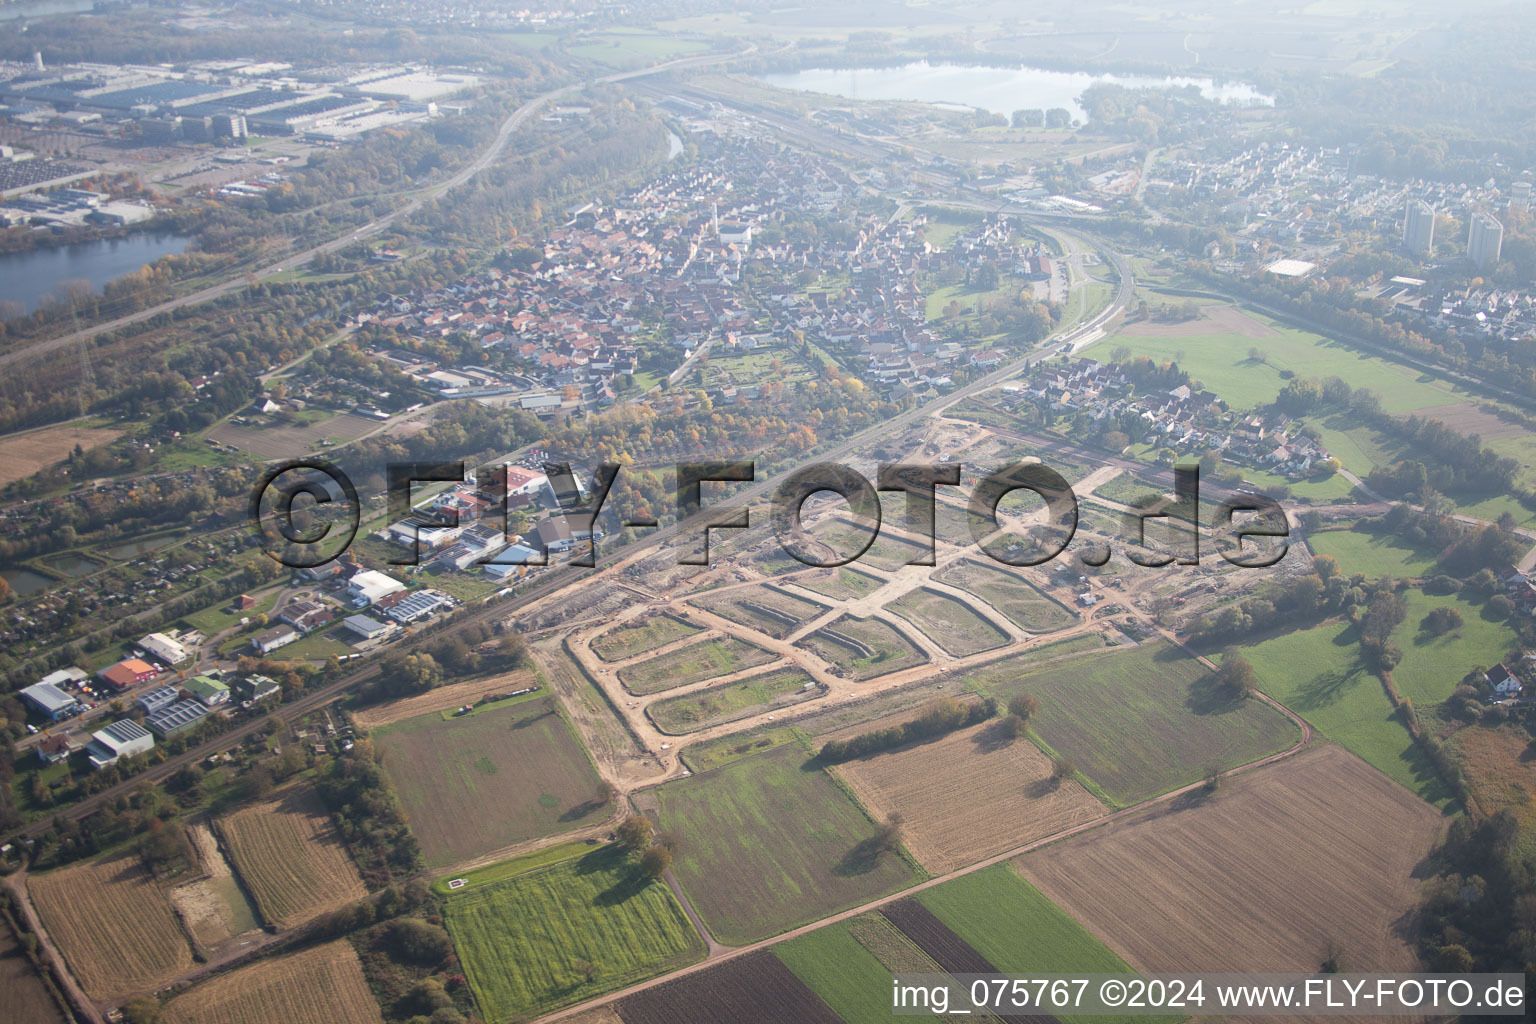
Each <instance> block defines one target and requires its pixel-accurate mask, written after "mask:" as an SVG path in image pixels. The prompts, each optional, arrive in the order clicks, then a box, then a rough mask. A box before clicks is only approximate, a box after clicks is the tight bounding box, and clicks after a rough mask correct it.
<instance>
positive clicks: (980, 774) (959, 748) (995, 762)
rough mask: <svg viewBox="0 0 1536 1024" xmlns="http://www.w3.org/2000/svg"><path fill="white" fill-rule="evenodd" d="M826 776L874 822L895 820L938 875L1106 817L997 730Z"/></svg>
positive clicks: (983, 729) (1032, 751) (993, 726)
mask: <svg viewBox="0 0 1536 1024" xmlns="http://www.w3.org/2000/svg"><path fill="white" fill-rule="evenodd" d="M833 770H834V771H835V772H837V774H838V775H840V776H842V778H843V780H844V781H845V782H846V783H847V784H848V788H849V789H851V790H853V793H854V795H855V796H857V797H858V798H859V802H860V803H862V804H863V805H864V806H865V807H866V808H868V809H869V811H870V813H871V814H873V815H875V816H876V817H877V818H885V817H888V816H889V815H890V814H891V813H892V812H899V813H900V814H901V815H902V817H903V818H904V819H905V821H904V823H903V825H902V832H901V834H902V841H903V842H904V843H905V844H906V847H907V849H908V851H910V852H911V854H912V856H914V857H916V858H917V860H918V863H920V864H922V865H923V867H925V868H927V869H928V871H929V872H930V873H931V874H935V875H941V874H944V873H946V872H948V871H953V870H954V869H955V868H958V867H963V866H964V865H966V864H972V863H975V862H976V861H978V860H981V859H982V858H984V857H988V856H991V855H993V854H997V853H1002V852H1003V851H1004V850H1009V849H1012V848H1014V847H1016V846H1021V845H1023V844H1024V843H1027V842H1029V841H1031V840H1033V839H1039V838H1042V837H1044V836H1048V835H1051V834H1052V833H1055V832H1059V831H1061V830H1062V829H1065V828H1070V827H1071V826H1073V825H1077V824H1080V823H1082V822H1084V821H1091V820H1092V819H1094V818H1097V817H1100V816H1102V815H1103V814H1105V813H1106V811H1105V808H1104V805H1103V804H1101V803H1099V801H1097V800H1095V799H1094V798H1093V796H1092V794H1090V793H1089V792H1088V791H1087V790H1086V789H1084V788H1083V787H1082V786H1081V785H1079V784H1078V783H1077V782H1076V781H1073V780H1067V781H1065V782H1059V783H1058V782H1052V781H1051V778H1050V775H1051V761H1050V758H1048V757H1046V756H1045V755H1044V754H1043V753H1041V752H1040V750H1039V748H1038V747H1036V746H1035V745H1034V744H1033V743H1031V742H1029V740H1027V739H1023V738H1019V739H1011V738H1008V737H1006V736H1004V735H1003V734H1002V732H1001V729H1000V727H999V725H998V724H997V723H995V722H983V723H981V724H979V725H973V726H970V727H969V728H966V729H960V730H957V731H955V732H952V733H950V734H948V735H947V736H942V737H940V738H939V739H936V740H934V741H932V742H929V743H919V744H915V745H913V746H909V747H904V748H902V749H900V750H893V751H886V752H884V753H880V754H875V755H873V756H871V757H866V758H861V759H859V760H856V761H849V762H847V763H846V764H842V765H839V766H838V767H837V768H835V769H833Z"/></svg>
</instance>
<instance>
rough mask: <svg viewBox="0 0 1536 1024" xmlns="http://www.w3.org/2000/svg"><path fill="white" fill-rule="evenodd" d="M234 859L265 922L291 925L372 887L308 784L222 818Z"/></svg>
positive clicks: (360, 896)
mask: <svg viewBox="0 0 1536 1024" xmlns="http://www.w3.org/2000/svg"><path fill="white" fill-rule="evenodd" d="M219 830H220V832H222V833H223V835H224V839H225V842H226V843H227V844H228V847H229V853H230V859H231V860H232V861H233V862H234V866H235V870H236V871H238V872H239V873H240V879H241V881H243V882H244V883H245V887H246V890H247V891H248V892H249V893H250V894H251V896H252V898H253V899H254V900H255V901H256V909H257V911H258V912H259V913H260V914H261V917H262V920H263V921H266V922H269V923H272V924H276V925H277V926H278V927H279V928H289V927H292V926H293V925H296V924H302V923H303V922H305V921H308V920H309V919H310V918H312V917H314V916H316V915H317V914H322V913H325V912H326V911H329V910H335V909H336V908H337V907H340V906H342V905H343V904H346V903H350V902H352V901H353V900H357V899H361V898H362V897H363V896H364V895H366V892H367V890H365V889H364V888H363V882H362V879H361V878H359V877H358V874H357V867H356V866H355V865H354V864H353V863H352V858H351V857H350V856H349V855H348V854H347V851H346V848H345V847H343V846H342V845H341V840H340V838H339V837H338V836H337V835H336V827H335V825H333V824H332V822H331V818H330V815H328V814H327V813H326V811H325V808H324V807H323V806H322V805H321V803H320V798H319V797H318V796H317V795H316V794H315V791H314V790H313V789H311V788H310V787H309V786H307V785H304V784H299V785H295V786H287V787H284V788H283V789H282V790H280V791H278V792H276V793H273V794H272V796H271V797H270V798H268V799H266V800H263V801H262V802H260V803H258V804H253V805H251V806H249V807H245V808H242V809H241V810H239V811H236V812H235V813H234V814H231V815H230V816H229V817H227V818H224V819H222V820H221V821H220V822H219Z"/></svg>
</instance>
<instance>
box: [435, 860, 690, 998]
mask: <svg viewBox="0 0 1536 1024" xmlns="http://www.w3.org/2000/svg"><path fill="white" fill-rule="evenodd" d="M446 917H447V925H448V930H449V932H451V933H452V935H453V940H454V945H455V947H456V948H457V950H458V953H459V958H460V960H461V961H462V962H463V964H464V970H465V973H466V974H467V975H468V977H469V983H470V986H471V987H472V988H473V989H474V993H475V999H476V1001H477V1002H478V1003H479V1004H480V1008H481V1010H482V1011H483V1012H484V1013H485V1015H486V1017H487V1019H489V1020H491V1021H493V1022H500V1021H506V1020H510V1019H513V1018H516V1017H521V1016H524V1015H526V1014H527V1013H529V1012H530V1011H532V1010H534V1009H552V1008H554V1007H556V1006H561V1005H566V1004H569V1003H574V1002H580V1001H581V1000H583V999H590V998H592V997H593V996H596V995H600V994H602V993H603V992H608V991H611V990H613V989H616V988H622V987H623V986H625V985H627V984H631V983H633V982H635V981H639V980H640V979H642V978H648V977H651V976H653V975H656V974H660V973H662V972H664V971H667V970H670V969H673V968H676V967H681V966H683V965H684V964H688V963H692V962H693V961H695V960H698V959H700V958H701V957H702V956H703V955H704V943H703V940H702V939H700V937H699V935H698V933H697V932H695V931H694V929H693V926H692V925H691V924H689V922H688V918H687V916H686V915H685V914H684V913H683V908H682V906H681V905H680V904H679V903H678V902H677V898H676V897H675V896H673V895H672V891H671V890H670V889H668V888H667V886H666V885H665V884H663V883H661V882H653V881H651V880H649V879H648V878H645V877H644V876H643V875H641V874H639V873H638V872H637V870H636V868H635V865H634V864H633V862H632V861H631V859H630V858H629V857H627V856H626V855H625V854H624V853H623V851H621V850H620V849H619V848H618V847H616V846H608V847H603V848H601V849H597V850H594V851H592V852H591V853H588V854H586V855H584V856H582V857H578V858H575V859H572V860H566V861H562V862H561V863H558V864H554V865H551V866H549V867H546V868H540V869H538V870H535V871H529V872H526V873H524V874H521V875H514V876H512V877H510V878H504V879H501V880H499V881H494V882H489V883H487V884H485V885H481V886H478V887H477V888H475V889H474V890H473V891H471V892H468V893H465V894H463V895H460V896H451V897H449V899H448V902H447V914H446ZM585 965H591V966H592V967H594V968H595V971H594V972H593V973H592V974H591V976H590V977H588V975H587V973H586V971H585Z"/></svg>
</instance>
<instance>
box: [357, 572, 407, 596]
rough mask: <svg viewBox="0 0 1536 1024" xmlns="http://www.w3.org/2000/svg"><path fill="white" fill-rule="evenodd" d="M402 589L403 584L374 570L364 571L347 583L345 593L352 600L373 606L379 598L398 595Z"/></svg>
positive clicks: (403, 587)
mask: <svg viewBox="0 0 1536 1024" xmlns="http://www.w3.org/2000/svg"><path fill="white" fill-rule="evenodd" d="M404 589H405V584H404V583H401V582H400V581H399V580H397V579H395V578H394V577H393V576H386V575H384V574H383V573H382V572H379V571H378V570H376V569H364V570H363V571H362V572H360V573H358V574H356V575H355V576H353V577H352V578H351V579H350V580H348V581H347V592H348V593H349V594H351V595H352V599H353V600H354V601H361V602H363V603H364V604H373V602H375V601H377V600H378V599H379V598H381V597H388V596H389V595H390V594H398V593H399V592H400V591H402V590H404Z"/></svg>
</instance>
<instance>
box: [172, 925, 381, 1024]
mask: <svg viewBox="0 0 1536 1024" xmlns="http://www.w3.org/2000/svg"><path fill="white" fill-rule="evenodd" d="M383 1019H384V1018H383V1017H382V1016H381V1015H380V1013H379V1004H378V1003H377V1002H375V1001H374V998H373V993H372V992H370V991H369V990H368V982H367V980H366V979H365V978H364V977H363V968H362V965H361V964H360V963H358V960H357V952H356V950H354V949H353V948H352V946H351V944H350V943H348V942H347V941H346V940H345V939H338V940H337V941H335V942H328V943H326V944H325V945H323V946H312V947H311V948H309V949H306V950H304V951H303V952H301V953H294V954H292V955H290V956H282V957H273V958H271V959H268V960H261V961H258V962H257V963H254V964H252V965H251V966H249V967H242V968H240V969H239V970H235V971H231V972H230V973H228V974H222V975H219V976H218V977H216V978H213V979H212V980H210V981H206V982H204V983H202V984H201V985H198V986H196V987H194V988H191V989H189V990H187V991H186V992H183V993H182V994H181V995H178V996H176V997H175V998H174V999H172V1000H171V1001H170V1002H168V1003H166V1004H165V1009H164V1012H163V1013H162V1015H161V1020H163V1021H164V1022H165V1024H273V1022H274V1021H327V1022H331V1021H334V1022H338V1024H340V1022H343V1021H344V1022H346V1024H373V1022H379V1021H382V1020H383Z"/></svg>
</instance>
